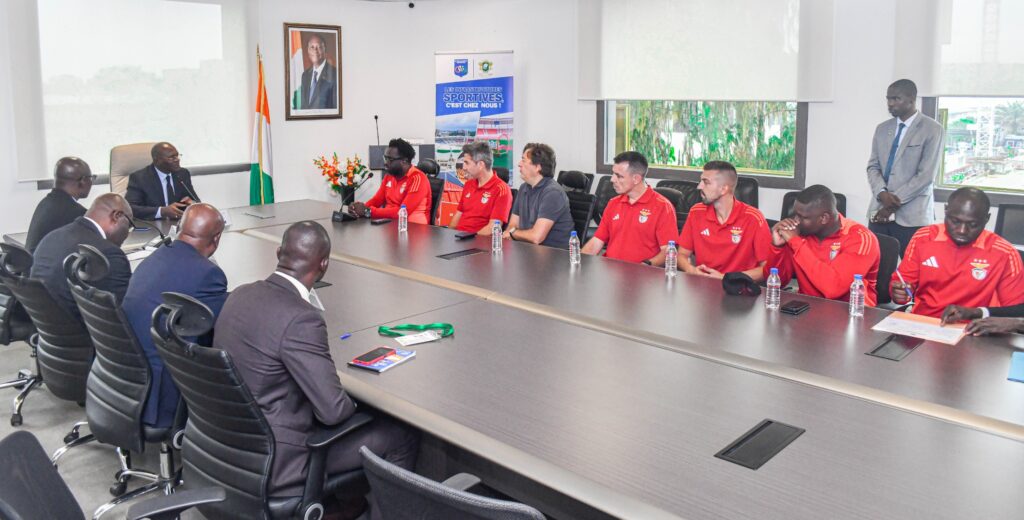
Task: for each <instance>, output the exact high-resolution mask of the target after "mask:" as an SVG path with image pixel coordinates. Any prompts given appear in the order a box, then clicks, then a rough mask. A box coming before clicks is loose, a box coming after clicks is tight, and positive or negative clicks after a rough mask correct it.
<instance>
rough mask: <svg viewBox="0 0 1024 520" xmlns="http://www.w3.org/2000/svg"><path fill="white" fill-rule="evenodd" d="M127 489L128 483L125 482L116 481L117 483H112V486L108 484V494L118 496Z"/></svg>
mask: <svg viewBox="0 0 1024 520" xmlns="http://www.w3.org/2000/svg"><path fill="white" fill-rule="evenodd" d="M127 490H128V483H127V482H118V483H117V484H114V485H113V486H110V494H111V495H113V496H115V497H119V496H121V495H123V494H124V492H125V491H127Z"/></svg>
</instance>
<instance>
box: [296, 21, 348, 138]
mask: <svg viewBox="0 0 1024 520" xmlns="http://www.w3.org/2000/svg"><path fill="white" fill-rule="evenodd" d="M284 48H285V52H286V53H287V55H286V56H285V57H284V71H285V73H284V82H285V85H284V91H285V119H288V120H291V119H340V118H341V27H340V26H337V25H312V24H298V23H286V24H284Z"/></svg>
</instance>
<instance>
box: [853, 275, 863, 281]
mask: <svg viewBox="0 0 1024 520" xmlns="http://www.w3.org/2000/svg"><path fill="white" fill-rule="evenodd" d="M853 279H854V280H863V279H864V277H863V276H861V275H859V274H855V275H853Z"/></svg>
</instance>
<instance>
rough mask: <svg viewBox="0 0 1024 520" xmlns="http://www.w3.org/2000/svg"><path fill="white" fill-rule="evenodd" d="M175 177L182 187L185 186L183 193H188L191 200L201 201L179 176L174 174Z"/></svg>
mask: <svg viewBox="0 0 1024 520" xmlns="http://www.w3.org/2000/svg"><path fill="white" fill-rule="evenodd" d="M175 179H177V180H178V184H180V185H181V187H182V188H185V193H188V196H189V197H191V198H192V202H202V201H201V200H199V196H198V195H196V194H195V192H194V191H192V190H190V189H189V188H188V185H187V184H185V181H183V180H181V177H177V176H175Z"/></svg>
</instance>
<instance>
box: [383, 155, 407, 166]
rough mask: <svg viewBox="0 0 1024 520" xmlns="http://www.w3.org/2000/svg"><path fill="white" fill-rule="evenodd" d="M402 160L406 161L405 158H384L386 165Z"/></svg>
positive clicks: (386, 156) (387, 156)
mask: <svg viewBox="0 0 1024 520" xmlns="http://www.w3.org/2000/svg"><path fill="white" fill-rule="evenodd" d="M402 159H405V157H391V156H389V155H385V156H384V164H389V163H391V162H394V161H401V160H402Z"/></svg>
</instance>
